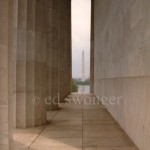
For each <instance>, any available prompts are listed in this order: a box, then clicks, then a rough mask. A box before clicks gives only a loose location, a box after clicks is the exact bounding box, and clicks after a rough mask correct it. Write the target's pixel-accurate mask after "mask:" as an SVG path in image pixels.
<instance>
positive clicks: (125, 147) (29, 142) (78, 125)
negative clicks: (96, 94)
mask: <svg viewBox="0 0 150 150" xmlns="http://www.w3.org/2000/svg"><path fill="white" fill-rule="evenodd" d="M82 96H83V97H84V95H82ZM66 105H68V104H63V106H62V109H61V110H59V111H58V112H57V113H55V116H54V117H53V119H52V120H51V122H50V124H49V125H47V126H45V127H41V128H33V129H32V128H31V129H24V130H22V129H20V130H19V129H16V130H15V134H14V137H15V141H16V149H17V148H18V146H19V147H20V148H22V149H21V150H26V149H27V148H28V149H30V150H49V149H50V150H58V149H59V150H138V149H137V148H136V147H135V145H134V144H133V143H132V142H131V140H130V139H129V138H128V137H127V135H126V134H125V133H124V131H123V130H121V128H120V127H119V125H118V124H117V123H116V122H115V123H114V120H113V119H112V118H111V116H110V114H109V113H108V112H107V111H106V109H102V108H101V107H99V109H96V110H95V109H93V108H94V106H93V105H89V107H91V109H89V110H88V111H87V109H84V107H83V106H85V105H86V104H84V103H83V102H82V101H81V104H80V106H81V107H82V109H78V107H79V106H78V105H77V106H76V105H75V104H72V105H70V107H69V106H68V107H65V106H66ZM73 105H74V107H77V108H76V109H72V107H73ZM66 113H69V115H72V116H74V115H76V116H79V115H81V118H82V121H80V120H72V118H70V117H68V116H66V117H65V114H66ZM100 114H107V115H108V116H110V118H108V119H107V120H109V122H107V125H105V124H103V122H101V120H103V115H100ZM60 115H62V118H61V119H60V118H59V119H58V118H57V116H60ZM88 115H90V116H93V117H94V116H95V115H96V116H99V117H98V118H97V121H93V120H87V121H84V116H88ZM93 122H95V125H94V123H93ZM86 125H88V126H89V127H88V130H87V129H86V128H85V126H86ZM97 128H98V129H99V130H97Z"/></svg>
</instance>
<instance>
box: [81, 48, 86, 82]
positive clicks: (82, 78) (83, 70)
mask: <svg viewBox="0 0 150 150" xmlns="http://www.w3.org/2000/svg"><path fill="white" fill-rule="evenodd" d="M81 80H82V82H84V81H85V64H84V50H82V74H81Z"/></svg>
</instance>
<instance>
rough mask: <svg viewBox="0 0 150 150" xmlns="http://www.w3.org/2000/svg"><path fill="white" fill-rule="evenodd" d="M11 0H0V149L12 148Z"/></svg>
mask: <svg viewBox="0 0 150 150" xmlns="http://www.w3.org/2000/svg"><path fill="white" fill-rule="evenodd" d="M12 2H13V1H11V0H5V1H3V0H1V1H0V7H1V8H0V20H1V21H0V70H1V71H0V149H2V150H8V149H12V132H11V131H12V130H11V129H12V123H13V122H12V118H11V117H10V114H12V54H13V53H12V52H13V48H12V47H13V42H12V17H13V16H12V14H13V8H12V6H13V3H12Z"/></svg>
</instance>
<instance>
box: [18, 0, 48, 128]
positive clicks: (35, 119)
mask: <svg viewBox="0 0 150 150" xmlns="http://www.w3.org/2000/svg"><path fill="white" fill-rule="evenodd" d="M45 5H46V3H45V0H44V1H36V0H32V1H31V0H18V15H17V16H18V19H17V26H16V32H17V42H16V43H17V62H16V64H17V67H16V126H17V127H30V126H36V125H41V124H44V123H45V122H46V107H45V103H44V98H45V96H46V87H45V85H46V34H45Z"/></svg>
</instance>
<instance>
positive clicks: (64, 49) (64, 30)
mask: <svg viewBox="0 0 150 150" xmlns="http://www.w3.org/2000/svg"><path fill="white" fill-rule="evenodd" d="M58 34H59V36H58V38H59V62H58V66H59V67H58V69H59V93H60V101H61V102H63V101H64V99H65V98H66V97H67V95H68V94H69V93H70V91H71V90H70V89H71V0H64V1H61V0H59V33H58Z"/></svg>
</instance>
